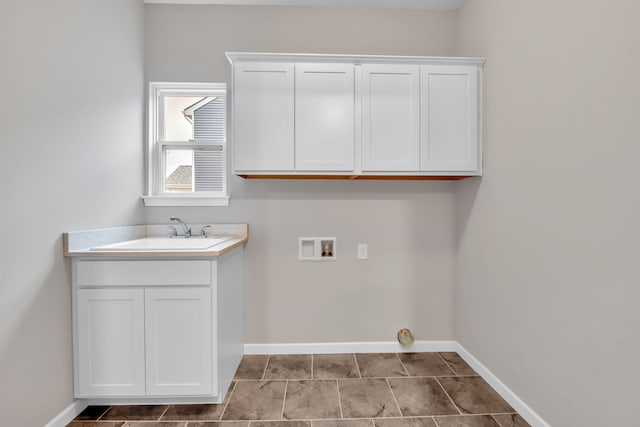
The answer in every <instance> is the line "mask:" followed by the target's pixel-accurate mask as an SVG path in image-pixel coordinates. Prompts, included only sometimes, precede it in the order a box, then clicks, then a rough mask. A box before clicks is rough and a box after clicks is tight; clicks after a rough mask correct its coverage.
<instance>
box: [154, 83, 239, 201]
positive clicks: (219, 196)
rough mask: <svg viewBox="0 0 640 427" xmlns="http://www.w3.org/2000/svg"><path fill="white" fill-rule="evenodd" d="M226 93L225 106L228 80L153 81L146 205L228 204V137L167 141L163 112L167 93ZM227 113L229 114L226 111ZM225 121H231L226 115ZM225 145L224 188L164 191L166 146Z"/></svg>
mask: <svg viewBox="0 0 640 427" xmlns="http://www.w3.org/2000/svg"><path fill="white" fill-rule="evenodd" d="M167 95H170V96H202V97H205V96H223V97H224V100H225V108H226V105H227V84H226V83H182V82H180V83H168V82H150V83H149V103H148V109H149V111H148V113H149V123H148V126H149V127H148V146H147V159H146V160H147V171H148V172H147V173H148V176H147V195H146V196H142V198H143V200H144V204H145V206H228V205H229V194H228V192H227V175H228V155H227V153H228V150H227V142H226V139H227V138H226V134H227V132H226V123H225V140H224V141H223V142H219V141H216V142H211V141H200V142H197V143H194V142H186V141H166V140H165V139H164V135H163V132H164V131H163V128H162V126H160V125H161V124H162V123H163V114H164V112H163V111H162V108H160V107H161V105H162V104H161V102H160V98H161V97H163V96H167ZM225 116H226V114H225ZM225 121H226V122H227V123H228V121H227V120H226V117H225ZM206 145H215V146H221V147H222V151H223V154H224V161H223V164H224V171H223V173H222V181H223V190H222V191H221V192H204V191H202V192H193V193H169V192H165V191H164V185H165V179H164V176H165V171H164V160H163V148H165V147H167V148H171V147H174V148H178V147H181V146H188V147H194V146H196V147H197V146H206Z"/></svg>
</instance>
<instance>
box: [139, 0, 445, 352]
mask: <svg viewBox="0 0 640 427" xmlns="http://www.w3.org/2000/svg"><path fill="white" fill-rule="evenodd" d="M455 20H456V15H455V13H451V12H416V11H390V10H374V9H360V10H352V9H342V8H340V9H337V8H334V9H332V8H284V7H220V6H218V7H216V6H166V5H148V6H147V48H146V52H147V58H146V65H147V70H146V71H147V77H148V79H149V80H150V81H172V80H175V81H214V82H216V81H223V82H229V81H230V73H231V68H230V66H229V64H228V62H227V60H226V58H225V56H224V53H225V51H263V52H312V53H354V54H400V55H453V54H455V48H456V42H455V41H456V21H455ZM390 142H391V143H392V141H390ZM230 188H231V197H232V199H231V206H230V207H228V208H175V209H170V208H147V209H146V217H147V220H148V221H149V222H159V223H160V222H166V221H167V220H168V217H169V216H170V215H172V214H174V215H179V216H182V217H183V218H184V219H185V220H187V221H190V222H207V221H210V222H247V223H249V225H250V228H249V230H250V238H249V244H248V245H247V251H246V258H245V263H246V265H245V268H246V276H245V281H246V283H245V297H246V298H245V301H246V315H245V319H246V327H245V330H246V341H247V342H249V343H281V342H291V343H297V342H335V341H338V342H339V341H373V340H375V341H379V340H384V341H388V340H393V339H395V332H396V331H397V330H398V329H399V328H401V327H410V328H412V329H413V330H414V332H415V335H416V338H417V339H452V337H453V312H452V303H453V262H454V212H453V206H454V195H453V189H454V185H453V184H452V183H447V182H440V183H438V182H349V181H339V182H323V181H315V182H314V181H308V182H300V181H256V180H252V181H245V180H242V179H240V178H236V177H233V178H232V179H231V181H230ZM310 236H311V237H313V236H318V237H324V236H335V237H337V239H338V259H337V261H335V262H323V263H310V262H299V261H298V260H297V257H298V252H297V251H298V249H297V244H298V237H310ZM357 243H368V244H369V260H368V261H358V260H356V247H357Z"/></svg>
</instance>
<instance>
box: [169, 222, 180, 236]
mask: <svg viewBox="0 0 640 427" xmlns="http://www.w3.org/2000/svg"><path fill="white" fill-rule="evenodd" d="M167 228H168V229H169V237H176V236H177V235H178V230H176V228H175V227H174V226H173V225H167Z"/></svg>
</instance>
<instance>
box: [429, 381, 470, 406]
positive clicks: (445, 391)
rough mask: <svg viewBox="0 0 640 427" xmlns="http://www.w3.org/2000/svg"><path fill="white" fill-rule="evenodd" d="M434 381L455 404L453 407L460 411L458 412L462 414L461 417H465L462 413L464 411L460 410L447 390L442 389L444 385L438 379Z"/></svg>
mask: <svg viewBox="0 0 640 427" xmlns="http://www.w3.org/2000/svg"><path fill="white" fill-rule="evenodd" d="M434 380H435V381H436V382H437V383H438V385H439V386H440V388H441V389H442V391H443V392H444V394H445V395H446V396H447V397H448V398H449V400H450V401H451V403H452V404H453V407H454V408H456V409H457V410H458V412H459V413H460V415H465V414H463V413H462V411H461V410H460V408H458V405H456V402H454V401H453V399H452V398H451V396H449V393H447V390H445V389H444V387H442V384H440V381H438V379H437V378H434Z"/></svg>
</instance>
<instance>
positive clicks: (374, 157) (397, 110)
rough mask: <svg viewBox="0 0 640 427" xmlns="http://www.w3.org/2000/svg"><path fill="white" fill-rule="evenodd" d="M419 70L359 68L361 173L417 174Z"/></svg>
mask: <svg viewBox="0 0 640 427" xmlns="http://www.w3.org/2000/svg"><path fill="white" fill-rule="evenodd" d="M419 96H420V91H419V66H418V65H402V64H364V65H362V170H363V171H417V170H418V169H419V156H420V151H419V150H420V141H419V138H420V134H419V133H420V101H419Z"/></svg>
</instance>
